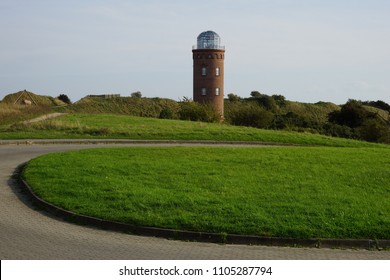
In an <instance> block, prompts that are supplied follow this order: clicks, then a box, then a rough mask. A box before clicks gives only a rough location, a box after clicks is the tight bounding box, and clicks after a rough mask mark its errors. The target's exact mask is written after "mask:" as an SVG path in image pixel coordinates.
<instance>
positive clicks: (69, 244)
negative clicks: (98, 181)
mask: <svg viewBox="0 0 390 280" xmlns="http://www.w3.org/2000/svg"><path fill="white" fill-rule="evenodd" d="M117 145H118V144H117ZM119 145H120V144H119ZM129 145H134V144H129ZM136 145H140V144H136ZM142 145H148V144H142ZM149 145H156V144H149ZM175 145H178V144H175ZM101 146H105V147H107V146H111V144H103V145H100V144H99V145H98V144H93V145H85V144H51V145H35V144H34V145H0V259H2V260H7V259H27V260H32V259H45V260H50V259H57V260H58V259H74V260H76V259H83V260H92V259H104V260H106V259H112V260H132V259H136V260H156V259H171V260H175V259H182V260H188V259H196V260H203V259H217V260H221V259H242V260H243V259H271V260H277V259H283V260H287V259H295V260H299V259H304V260H308V259H320V260H325V259H344V260H351V259H352V260H357V259H362V260H366V259H385V260H389V259H390V252H389V251H368V250H339V249H316V248H286V247H266V246H246V245H219V244H209V243H197V242H183V241H172V240H166V239H162V238H153V237H143V236H135V235H129V234H123V233H117V232H111V231H104V230H100V229H95V228H90V227H85V226H79V225H75V224H71V223H68V222H65V221H62V220H60V219H58V218H56V217H53V216H50V215H48V214H46V213H44V212H41V211H39V210H36V209H34V208H33V206H32V205H31V203H30V202H29V201H28V198H27V197H26V196H25V195H24V194H23V193H22V192H21V191H20V189H19V187H18V186H17V184H16V183H15V180H14V179H12V174H13V172H14V171H15V169H16V168H17V166H18V165H20V164H22V163H24V162H26V161H28V160H30V159H31V158H34V157H37V156H39V155H42V154H47V153H51V152H57V151H65V150H76V149H84V148H93V147H101Z"/></svg>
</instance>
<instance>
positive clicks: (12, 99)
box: [2, 90, 66, 107]
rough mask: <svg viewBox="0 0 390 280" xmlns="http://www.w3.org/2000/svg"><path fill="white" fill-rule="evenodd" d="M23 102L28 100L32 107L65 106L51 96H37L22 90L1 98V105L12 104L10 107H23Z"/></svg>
mask: <svg viewBox="0 0 390 280" xmlns="http://www.w3.org/2000/svg"><path fill="white" fill-rule="evenodd" d="M23 100H29V101H31V102H32V105H35V106H47V107H50V106H63V105H66V104H65V103H64V102H62V101H61V100H59V99H58V98H54V97H51V96H43V95H38V94H35V93H33V92H30V91H27V90H22V91H18V92H15V93H11V94H8V95H6V96H5V97H4V98H3V101H2V102H3V103H6V104H12V105H23Z"/></svg>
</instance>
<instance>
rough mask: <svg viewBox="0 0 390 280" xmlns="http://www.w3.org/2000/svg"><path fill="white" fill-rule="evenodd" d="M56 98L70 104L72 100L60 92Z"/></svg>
mask: <svg viewBox="0 0 390 280" xmlns="http://www.w3.org/2000/svg"><path fill="white" fill-rule="evenodd" d="M57 99H59V100H61V101H62V102H64V103H66V104H72V101H70V98H69V97H68V96H67V95H66V94H60V95H59V96H58V97H57Z"/></svg>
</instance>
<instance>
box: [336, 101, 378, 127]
mask: <svg viewBox="0 0 390 280" xmlns="http://www.w3.org/2000/svg"><path fill="white" fill-rule="evenodd" d="M369 118H375V113H371V112H369V111H368V110H367V109H365V108H364V107H363V106H362V105H361V104H360V103H359V102H358V101H356V100H348V102H347V103H346V104H344V105H343V106H342V107H341V110H340V111H334V112H332V113H330V114H329V121H330V122H333V123H337V124H339V125H347V126H349V127H352V128H356V127H359V126H361V125H362V124H363V122H364V121H365V120H366V119H369Z"/></svg>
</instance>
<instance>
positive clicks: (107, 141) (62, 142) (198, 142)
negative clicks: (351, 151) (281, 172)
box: [0, 139, 303, 146]
mask: <svg viewBox="0 0 390 280" xmlns="http://www.w3.org/2000/svg"><path fill="white" fill-rule="evenodd" d="M76 144H86V145H94V144H108V145H109V144H124V145H125V144H133V145H137V144H139V145H145V144H167V145H174V144H177V145H237V146H303V145H298V144H289V143H274V142H259V141H217V140H131V139H24V140H0V146H1V145H76Z"/></svg>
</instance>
